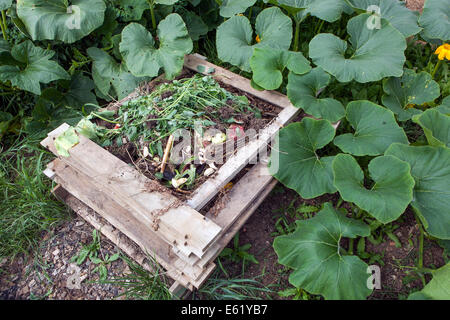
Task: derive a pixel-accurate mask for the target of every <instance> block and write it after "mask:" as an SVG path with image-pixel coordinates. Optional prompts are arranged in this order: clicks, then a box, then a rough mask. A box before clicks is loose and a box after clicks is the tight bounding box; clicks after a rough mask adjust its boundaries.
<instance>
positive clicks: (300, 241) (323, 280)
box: [273, 203, 371, 300]
mask: <svg viewBox="0 0 450 320" xmlns="http://www.w3.org/2000/svg"><path fill="white" fill-rule="evenodd" d="M369 234H370V228H369V226H367V225H366V224H364V223H362V222H360V221H357V220H353V219H349V218H346V217H345V216H344V215H343V214H342V213H340V212H338V211H336V210H335V209H334V208H333V207H332V206H331V204H329V203H326V204H325V205H324V209H323V210H322V211H320V212H319V213H318V214H317V215H316V216H315V217H314V218H312V219H308V220H303V221H302V220H299V221H297V229H296V231H295V232H294V233H292V234H290V235H287V236H280V237H277V238H275V241H274V243H273V247H274V249H275V252H276V254H277V255H278V261H279V263H281V264H282V265H285V266H288V267H290V268H292V269H294V271H293V272H292V274H291V275H290V277H289V282H290V283H291V284H292V285H294V286H295V287H297V288H302V289H304V290H306V291H308V292H310V293H313V294H321V295H323V296H324V297H325V299H333V300H337V299H365V298H366V297H367V296H368V295H369V294H370V293H371V290H370V289H368V287H367V282H368V281H367V280H368V278H369V274H368V273H367V268H368V265H367V264H366V263H365V262H364V261H362V260H361V259H360V258H358V257H356V256H350V255H343V254H342V252H341V248H340V241H341V239H342V238H344V237H345V238H353V239H354V238H356V237H357V236H362V237H366V236H368V235H369Z"/></svg>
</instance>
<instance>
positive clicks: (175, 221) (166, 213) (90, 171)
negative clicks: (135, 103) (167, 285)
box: [42, 56, 300, 293]
mask: <svg viewBox="0 0 450 320" xmlns="http://www.w3.org/2000/svg"><path fill="white" fill-rule="evenodd" d="M185 66H186V68H188V69H190V70H194V71H200V70H204V71H205V72H204V73H205V75H208V76H209V75H212V76H213V77H214V79H216V80H217V81H219V82H220V83H221V86H223V87H226V88H227V89H228V90H231V89H230V88H232V87H234V88H237V89H232V90H233V91H234V92H235V93H236V92H237V93H238V94H242V92H245V96H246V97H247V98H246V100H249V101H251V108H254V107H257V108H261V109H262V110H261V117H260V118H259V119H258V117H255V116H250V117H249V116H248V114H236V115H232V116H233V117H235V120H236V121H237V122H238V123H240V125H241V126H242V125H248V126H252V125H253V126H254V127H256V128H258V127H259V128H262V127H264V128H262V130H260V131H259V132H258V139H255V140H251V141H248V143H247V144H245V148H240V149H237V150H235V151H234V153H233V154H232V155H231V156H230V157H229V158H227V161H226V162H225V163H224V164H222V165H221V166H220V167H218V168H217V171H216V172H215V173H214V175H212V176H211V177H209V178H208V179H205V180H204V181H202V183H197V185H196V186H195V187H196V188H193V189H192V191H191V193H190V194H189V197H186V192H180V193H181V194H182V196H181V197H175V196H174V195H173V194H172V193H173V191H171V192H170V193H169V190H170V188H168V186H167V185H166V186H164V185H163V184H162V183H161V182H160V181H159V180H158V179H154V178H153V176H152V175H156V173H155V172H156V170H157V169H155V170H154V171H153V172H152V171H149V172H146V174H144V173H143V172H142V171H141V170H142V167H140V166H136V168H137V169H138V170H139V169H140V170H139V171H138V170H135V169H133V168H132V166H130V163H131V164H135V165H136V162H137V161H138V160H137V159H138V158H135V157H133V154H132V153H130V150H128V148H125V150H126V152H125V153H126V156H128V159H127V158H126V157H125V156H124V153H123V152H122V153H121V152H118V151H117V150H114V148H113V149H110V150H111V151H113V152H115V153H116V155H117V156H119V157H121V158H125V159H123V160H126V161H125V162H124V161H122V160H121V159H120V158H119V157H116V156H115V155H113V153H111V152H109V151H108V150H106V149H104V148H102V147H100V146H99V145H98V144H96V143H94V142H93V141H91V140H89V139H88V138H86V137H85V136H83V135H80V134H77V137H78V138H77V139H79V141H77V143H75V144H74V145H73V146H71V147H70V148H69V149H68V153H69V157H62V156H59V154H58V151H57V150H56V146H55V141H58V139H59V137H60V136H64V135H65V134H66V133H67V132H69V130H70V127H69V126H68V125H63V126H61V127H60V128H58V129H56V130H55V131H53V132H51V133H50V134H49V136H48V138H47V139H45V140H44V141H43V142H42V144H43V145H44V146H45V147H46V148H48V149H50V150H51V151H52V152H53V153H55V155H58V156H59V158H58V159H56V160H54V161H53V162H52V163H50V164H49V166H48V170H47V171H46V174H47V175H48V176H49V177H51V178H52V179H53V180H54V181H55V182H57V183H58V184H59V188H60V189H61V190H62V191H61V192H63V193H65V192H68V193H69V194H70V195H71V197H73V198H75V199H78V200H80V201H81V203H82V204H83V206H85V207H87V208H90V209H92V210H93V211H92V212H94V214H93V215H92V216H91V217H90V218H87V219H86V220H87V221H89V222H90V223H91V224H92V223H94V222H93V221H95V217H96V215H97V214H99V215H100V216H102V217H103V218H104V219H105V220H106V221H107V222H108V223H109V225H111V227H113V228H115V229H117V230H119V231H120V232H121V235H123V236H124V237H126V238H127V239H128V241H131V242H134V243H135V244H137V245H138V246H139V247H140V248H141V250H142V253H141V254H144V255H145V253H146V252H147V253H153V256H154V258H155V259H156V261H158V263H160V264H161V265H162V266H163V267H164V268H165V269H166V270H167V271H168V274H169V276H170V277H171V278H172V279H174V280H175V283H174V285H173V287H172V292H174V293H179V292H180V289H182V288H188V289H192V288H193V287H196V288H198V287H200V286H201V285H202V283H203V282H204V281H205V280H206V279H207V277H208V275H209V274H210V273H211V272H212V271H213V270H214V267H215V265H214V263H213V260H214V259H215V258H216V257H217V255H218V254H219V253H220V251H221V250H222V249H223V248H224V247H225V246H226V245H227V243H228V242H229V241H230V240H231V239H232V237H233V236H234V234H235V233H236V232H237V231H238V230H239V229H240V227H241V226H242V225H243V223H245V221H246V220H247V219H248V218H249V217H250V215H251V214H252V213H253V211H254V210H255V209H256V208H257V206H258V205H259V204H260V203H261V202H262V201H263V199H264V198H265V197H266V196H267V194H268V193H269V192H270V190H271V189H272V188H273V187H274V186H275V181H274V180H273V178H272V176H271V175H270V174H269V173H268V169H267V154H265V153H264V152H263V153H262V154H261V151H262V150H263V149H266V151H267V148H268V145H269V144H270V142H271V140H272V139H273V138H274V137H275V135H276V134H277V132H278V130H279V129H280V128H281V127H282V126H284V125H285V124H287V123H288V122H289V121H291V120H293V119H294V118H295V117H297V116H298V114H299V113H300V109H297V108H295V107H293V106H292V105H291V103H290V102H289V100H288V99H287V97H285V96H283V95H281V94H279V93H276V92H270V91H256V90H254V89H253V88H252V87H251V85H250V81H249V80H247V79H244V78H242V77H240V76H238V75H236V74H233V73H231V72H229V71H227V70H225V69H222V68H219V67H217V66H215V65H212V64H210V63H208V62H206V61H204V60H203V59H202V58H200V57H198V56H188V57H187V58H186V63H185ZM191 79H194V78H191ZM199 79H205V81H209V80H208V79H207V78H199ZM178 81H181V80H178ZM186 81H189V80H186ZM153 88H154V89H156V88H157V86H154V87H153ZM137 96H138V95H134V96H133V95H132V96H130V97H129V99H128V101H132V99H135V98H136V97H137ZM125 100H127V99H125ZM124 103H126V102H125V101H121V102H120V104H122V106H123V104H124ZM253 104H255V106H253ZM119 106H120V105H117V104H116V105H111V106H110V107H109V108H108V109H109V110H110V111H111V110H112V109H116V110H119V109H118V108H117V107H119ZM277 111H279V113H278V115H277V116H276V118H275V119H271V118H272V117H273V115H274V113H276V112H277ZM267 115H269V116H267ZM217 126H218V127H219V128H222V129H223V128H224V127H221V126H223V124H217ZM259 128H258V129H259ZM216 129H217V128H216ZM251 129H255V128H251ZM219 130H220V129H219ZM244 130H247V128H246V129H244ZM119 139H123V137H120V138H119ZM234 143H235V141H234ZM127 144H128V141H127V143H125V144H124V145H127ZM162 145H163V143H162ZM136 149H138V148H136ZM134 154H135V155H136V154H139V153H134ZM159 155H160V154H159ZM255 159H258V160H259V161H258V162H257V164H255V165H253V166H252V165H250V166H249V163H250V162H251V161H253V160H255ZM139 161H141V162H142V164H145V165H148V162H147V160H142V158H141V159H140V160H139ZM150 161H155V160H154V157H153V158H152V160H150ZM127 162H128V163H127ZM99 164H101V166H99ZM232 180H233V181H234V184H233V185H232V187H230V185H229V182H230V181H232ZM166 184H167V183H166ZM225 186H227V188H225V189H224V187H225ZM169 187H170V186H169ZM172 190H173V188H172ZM180 190H181V189H180ZM224 190H227V191H226V192H225V191H224ZM60 198H63V199H67V197H60ZM212 199H214V200H213V202H212V203H211V200H212ZM184 200H186V201H184ZM65 201H66V200H65ZM66 202H68V201H66ZM72 208H73V209H74V211H76V212H78V211H80V206H79V205H78V206H77V207H76V208H75V207H72ZM202 209H204V210H202ZM210 209H213V210H210ZM83 210H85V211H86V208H84V209H83ZM201 211H202V212H203V213H204V215H202V214H201V213H199V212H201ZM80 215H81V213H80ZM94 224H95V223H94ZM111 227H110V228H111ZM102 229H104V230H107V229H108V228H102ZM104 235H105V236H106V237H107V238H109V239H110V240H111V241H113V242H114V243H116V242H117V243H116V244H117V245H118V246H119V247H121V248H122V246H123V245H124V243H125V242H124V241H118V240H117V239H120V238H121V237H119V238H117V239H116V240H115V239H112V236H111V234H108V233H107V232H106V233H105V232H104ZM122 249H123V250H124V251H125V252H128V251H129V250H127V249H126V248H125V247H124V248H122ZM137 260H140V261H141V262H142V259H137Z"/></svg>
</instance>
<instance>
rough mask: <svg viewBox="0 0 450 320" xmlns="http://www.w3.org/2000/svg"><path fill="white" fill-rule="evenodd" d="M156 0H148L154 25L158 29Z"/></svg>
mask: <svg viewBox="0 0 450 320" xmlns="http://www.w3.org/2000/svg"><path fill="white" fill-rule="evenodd" d="M153 1H154V0H147V2H148V5H149V6H150V14H151V16H152V27H153V29H154V30H156V18H155V3H154V2H153Z"/></svg>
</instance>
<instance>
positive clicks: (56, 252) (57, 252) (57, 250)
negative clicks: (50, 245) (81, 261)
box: [52, 249, 60, 256]
mask: <svg viewBox="0 0 450 320" xmlns="http://www.w3.org/2000/svg"><path fill="white" fill-rule="evenodd" d="M59 253H60V251H59V249H56V250H55V251H53V252H52V254H53V255H54V256H57V255H58V254H59Z"/></svg>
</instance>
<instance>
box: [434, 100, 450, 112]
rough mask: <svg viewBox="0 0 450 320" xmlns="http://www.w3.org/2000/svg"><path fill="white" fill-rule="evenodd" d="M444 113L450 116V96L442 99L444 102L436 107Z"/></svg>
mask: <svg viewBox="0 0 450 320" xmlns="http://www.w3.org/2000/svg"><path fill="white" fill-rule="evenodd" d="M436 110H437V111H439V112H440V113H442V114H445V115H447V116H450V96H448V97H447V98H445V99H444V100H443V101H442V104H441V105H440V106H438V107H437V108H436Z"/></svg>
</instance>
